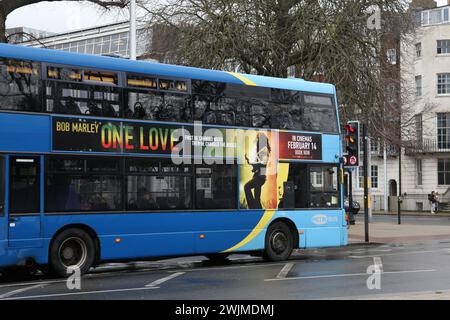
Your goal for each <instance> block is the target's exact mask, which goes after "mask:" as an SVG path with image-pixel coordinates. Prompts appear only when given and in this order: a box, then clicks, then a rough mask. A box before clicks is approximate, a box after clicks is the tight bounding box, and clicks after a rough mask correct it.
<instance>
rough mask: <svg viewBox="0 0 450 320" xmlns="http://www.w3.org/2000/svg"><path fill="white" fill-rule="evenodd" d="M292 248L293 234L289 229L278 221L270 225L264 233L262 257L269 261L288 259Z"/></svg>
mask: <svg viewBox="0 0 450 320" xmlns="http://www.w3.org/2000/svg"><path fill="white" fill-rule="evenodd" d="M292 250H294V236H293V234H292V231H291V229H290V228H289V227H288V226H287V225H286V224H285V223H283V222H281V221H278V222H275V223H273V224H272V225H270V227H269V229H267V233H266V245H265V251H264V257H265V258H266V259H267V260H269V261H283V260H287V259H289V257H290V256H291V253H292Z"/></svg>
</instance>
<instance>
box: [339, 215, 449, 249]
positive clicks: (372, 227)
mask: <svg viewBox="0 0 450 320" xmlns="http://www.w3.org/2000/svg"><path fill="white" fill-rule="evenodd" d="M348 231H349V243H350V244H357V243H361V242H363V241H364V240H365V225H364V217H363V216H362V215H358V216H357V218H356V224H355V225H351V226H349V230H348ZM442 239H450V216H442V215H439V216H438V215H430V214H428V215H423V216H416V215H405V216H403V217H402V223H401V224H400V225H399V224H398V220H397V216H395V217H394V216H389V215H386V216H379V215H374V216H373V218H372V222H371V223H369V241H370V242H374V243H405V242H414V241H423V240H442Z"/></svg>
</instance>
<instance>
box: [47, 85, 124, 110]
mask: <svg viewBox="0 0 450 320" xmlns="http://www.w3.org/2000/svg"><path fill="white" fill-rule="evenodd" d="M119 106H120V101H119V92H118V89H117V88H115V87H108V86H105V87H100V86H87V85H82V84H77V83H66V82H61V81H48V82H47V86H46V111H47V112H53V113H62V114H75V115H90V116H98V117H101V116H103V117H118V116H119V115H120V109H119V108H120V107H119Z"/></svg>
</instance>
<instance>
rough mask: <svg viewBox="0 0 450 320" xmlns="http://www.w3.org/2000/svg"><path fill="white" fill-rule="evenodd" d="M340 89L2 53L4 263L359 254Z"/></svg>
mask: <svg viewBox="0 0 450 320" xmlns="http://www.w3.org/2000/svg"><path fill="white" fill-rule="evenodd" d="M341 145H342V143H341V136H340V126H339V117H338V109H337V99H336V92H335V87H334V86H333V85H330V84H323V83H313V82H308V81H303V80H300V79H278V78H272V77H262V76H256V75H244V74H237V73H230V72H223V71H213V70H205V69H198V68H190V67H182V66H174V65H165V64H158V63H150V62H144V61H129V60H125V59H120V58H112V57H101V56H92V55H81V54H73V53H68V52H62V51H53V50H46V49H37V48H29V47H22V46H14V45H7V44H1V45H0V268H2V269H4V270H7V268H10V267H15V266H31V265H35V266H42V267H47V266H48V268H47V269H49V270H52V271H53V272H54V273H56V274H58V275H60V276H66V275H67V273H68V271H69V269H70V270H72V269H73V268H79V269H80V271H81V272H87V271H88V270H89V269H90V268H91V267H95V266H96V265H98V264H99V263H101V262H104V261H118V260H121V261H126V260H133V259H149V258H154V257H172V256H184V255H205V256H207V257H209V258H211V259H216V258H224V257H226V256H227V255H229V254H231V253H237V252H252V253H253V252H255V253H261V254H263V255H264V256H265V257H266V258H267V259H268V260H272V261H279V260H286V259H288V258H289V256H290V255H291V253H292V251H293V250H294V249H301V248H310V247H328V246H342V245H346V244H347V226H346V221H345V213H344V210H343V193H342V177H343V175H342V165H341V161H340V160H341V158H342V147H341Z"/></svg>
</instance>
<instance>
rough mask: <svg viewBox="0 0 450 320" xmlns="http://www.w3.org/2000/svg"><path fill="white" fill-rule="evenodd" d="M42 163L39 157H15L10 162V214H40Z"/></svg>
mask: <svg viewBox="0 0 450 320" xmlns="http://www.w3.org/2000/svg"><path fill="white" fill-rule="evenodd" d="M39 163H40V161H39V158H38V157H23V158H21V157H14V158H11V162H10V185H9V193H10V196H9V197H10V202H9V212H10V213H16V214H27V213H39V212H40V173H39V172H40V170H39V167H40V164H39Z"/></svg>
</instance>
